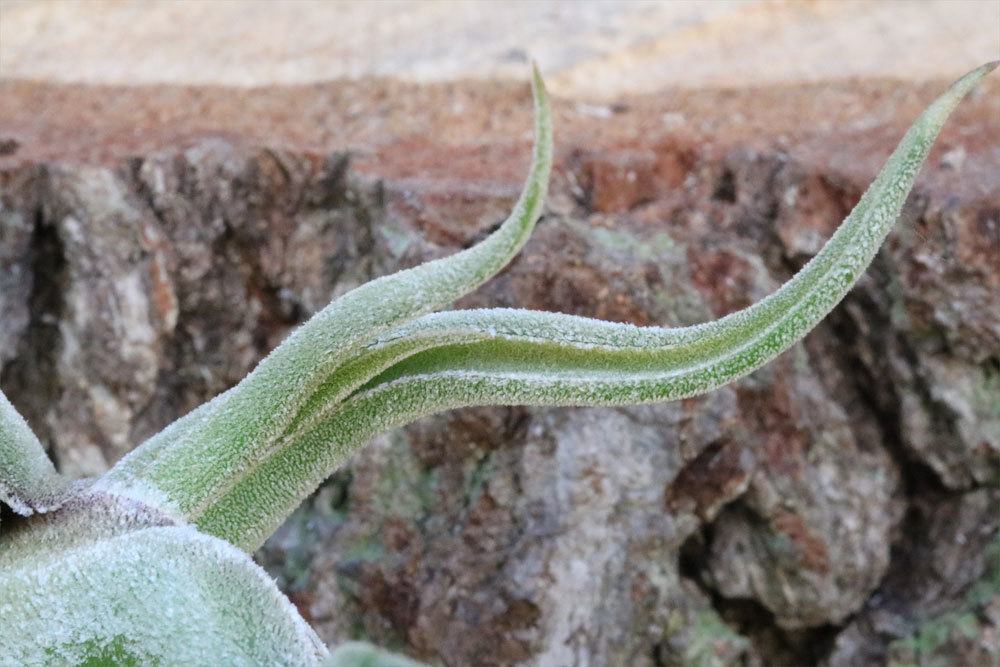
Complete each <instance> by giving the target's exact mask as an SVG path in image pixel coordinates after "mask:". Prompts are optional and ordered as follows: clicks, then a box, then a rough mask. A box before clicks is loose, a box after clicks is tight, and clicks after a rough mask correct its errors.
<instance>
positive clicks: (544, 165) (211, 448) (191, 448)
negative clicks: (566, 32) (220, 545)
mask: <svg viewBox="0 0 1000 667" xmlns="http://www.w3.org/2000/svg"><path fill="white" fill-rule="evenodd" d="M533 90H534V93H535V115H536V123H535V135H536V136H535V149H534V155H533V159H532V165H531V168H530V171H529V175H528V179H527V182H526V184H525V186H524V190H523V191H522V193H521V197H520V198H519V200H518V201H517V203H516V204H515V206H514V210H513V211H512V213H511V215H510V216H509V217H508V218H507V220H506V221H505V222H504V223H503V224H502V225H501V226H500V227H499V229H497V230H496V231H495V232H493V233H492V234H490V235H489V236H488V237H487V238H486V239H485V240H483V241H482V242H481V243H478V244H477V245H475V246H473V247H471V248H469V249H467V250H465V251H462V252H459V253H457V254H455V255H452V256H450V257H447V258H444V259H441V260H437V261H433V262H428V263H427V264H423V265H421V266H417V267H415V268H412V269H409V270H406V271H400V272H399V273H396V274H393V275H391V276H386V277H384V278H380V279H378V280H374V281H372V282H370V283H367V284H365V285H362V286H361V287H358V288H357V289H355V290H352V291H351V292H349V293H347V294H345V295H344V296H343V297H341V298H340V299H338V300H336V301H334V302H333V303H331V304H330V305H329V306H327V307H326V308H325V309H324V310H322V311H321V312H319V313H318V314H316V315H315V316H314V317H313V318H312V319H311V320H310V321H309V322H308V323H307V324H306V325H305V326H303V327H301V328H300V329H299V330H297V331H296V332H294V333H293V334H292V335H291V336H289V338H288V339H287V340H286V341H285V342H284V343H282V345H281V346H280V347H279V348H277V349H276V350H275V351H274V352H273V353H272V354H271V355H270V356H268V357H267V358H266V359H264V361H262V362H261V363H260V365H258V366H257V368H256V369H255V370H254V371H253V372H252V373H251V374H250V375H249V376H247V377H246V378H245V379H244V380H243V382H241V383H240V384H239V386H238V387H236V388H235V390H233V391H230V392H227V393H226V394H224V395H222V396H220V397H218V398H216V399H215V400H213V401H211V402H210V403H209V404H207V405H206V406H204V407H203V408H202V409H200V410H199V411H198V414H196V415H191V416H190V417H188V418H185V419H184V420H183V423H182V424H178V425H177V426H176V427H174V428H173V429H172V430H171V432H170V433H168V434H165V435H164V436H160V437H158V438H156V439H154V442H152V443H150V446H143V447H140V448H139V449H138V450H137V451H136V452H135V453H134V454H133V455H132V456H129V457H127V458H126V459H125V460H124V461H123V462H122V463H121V464H120V465H119V466H117V467H116V469H115V470H113V471H112V472H111V474H110V475H109V476H108V478H107V480H105V484H107V485H108V486H109V487H110V486H114V487H115V488H116V489H117V491H118V492H119V493H147V492H149V493H155V494H163V495H164V497H166V498H169V501H170V502H171V503H172V504H173V505H174V509H175V510H176V511H177V512H179V513H180V514H182V515H184V516H187V517H190V518H196V517H198V516H199V515H200V513H201V512H202V510H203V509H204V508H205V507H206V506H208V505H209V504H210V503H211V502H212V501H213V499H214V498H216V497H218V495H220V494H221V492H222V491H223V489H224V487H225V486H226V485H227V484H228V483H230V482H231V480H232V479H233V477H234V476H238V475H239V474H240V473H241V471H243V470H245V469H248V468H251V467H253V466H254V465H256V464H257V463H259V456H260V454H261V452H262V451H266V450H267V449H268V448H269V447H270V446H271V445H272V444H273V442H274V441H275V440H276V439H277V438H278V437H279V436H280V435H281V433H282V432H283V431H284V430H285V429H286V428H287V426H288V424H289V423H290V422H291V420H292V419H293V418H294V416H295V415H296V413H297V412H298V411H299V410H300V409H301V407H302V405H303V403H304V402H305V401H307V400H308V398H309V397H310V396H311V395H312V394H313V393H314V392H315V391H316V389H317V388H318V387H319V386H320V385H321V384H322V383H323V382H325V381H326V380H327V379H328V378H329V377H330V376H331V375H332V374H333V373H334V372H335V371H336V370H337V369H338V368H339V367H340V366H341V365H343V364H344V363H345V362H346V361H348V360H349V359H350V358H351V357H352V355H354V354H356V353H357V352H358V350H359V349H360V348H362V347H363V346H364V345H365V344H366V343H368V342H369V341H371V340H372V339H373V337H375V336H377V335H379V334H380V333H382V332H384V331H386V330H388V329H390V328H391V327H392V326H394V325H396V324H399V323H401V322H405V321H407V320H410V319H412V318H414V317H417V316H419V315H422V314H424V313H428V312H430V311H432V310H434V309H436V308H441V307H443V306H446V305H448V304H449V303H451V302H452V301H454V300H455V299H456V298H458V297H460V296H462V295H463V294H466V293H468V292H469V291H471V290H473V289H475V288H476V287H477V286H479V285H480V284H482V283H483V282H484V281H485V280H487V279H488V278H490V277H491V276H492V275H494V274H496V273H497V272H498V271H499V270H500V269H501V268H503V266H504V265H505V264H506V263H507V262H508V261H510V259H511V258H512V257H513V256H514V255H515V254H516V253H517V251H518V250H519V249H520V248H521V246H522V245H524V243H525V241H526V240H527V238H528V236H529V235H530V233H531V230H532V229H533V228H534V225H535V222H536V221H537V219H538V217H539V215H540V214H541V210H542V203H543V201H544V199H545V193H546V189H547V187H548V180H549V172H550V169H551V164H552V129H551V120H550V117H549V105H548V99H547V95H546V92H545V88H544V84H543V83H542V80H541V77H540V75H539V74H538V71H537V69H536V70H535V71H534V79H533ZM167 443H169V444H170V446H169V447H165V446H163V445H165V444H167ZM141 487H146V488H145V489H143V488H141ZM150 489H155V490H150Z"/></svg>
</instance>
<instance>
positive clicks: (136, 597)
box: [0, 526, 326, 666]
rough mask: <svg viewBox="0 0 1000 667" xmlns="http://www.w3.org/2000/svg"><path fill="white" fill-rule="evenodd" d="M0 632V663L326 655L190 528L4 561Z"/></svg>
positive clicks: (240, 565)
mask: <svg viewBox="0 0 1000 667" xmlns="http://www.w3.org/2000/svg"><path fill="white" fill-rule="evenodd" d="M46 546H47V548H45V547H46ZM12 560H13V562H11V561H12ZM0 627H2V628H3V630H2V632H0V656H3V662H4V664H17V665H42V664H44V665H80V664H115V665H248V666H250V665H318V664H320V662H321V661H322V660H323V659H324V657H325V656H326V649H325V648H324V646H323V645H322V643H321V642H320V641H319V639H318V638H317V637H316V634H315V633H314V632H313V631H312V629H311V628H310V627H309V626H308V624H306V622H305V621H304V620H303V619H302V618H301V616H299V614H298V612H297V611H296V610H295V608H294V607H293V606H292V605H291V603H290V602H289V601H288V600H287V598H285V597H284V595H282V594H281V592H280V591H279V590H278V589H277V587H276V586H275V584H274V582H273V581H272V580H271V578H270V577H269V576H268V575H267V574H266V573H265V572H264V571H263V570H262V569H261V568H260V567H259V566H257V565H256V564H255V563H254V562H253V561H252V560H250V558H249V557H248V556H247V555H246V554H245V553H243V552H241V551H239V550H238V549H235V548H234V547H233V546H232V545H230V544H228V543H226V542H224V541H222V540H219V539H217V538H214V537H210V536H207V535H204V534H202V533H199V532H198V531H197V530H195V529H194V528H193V527H191V526H187V527H177V526H165V527H150V528H144V529H139V530H135V531H132V532H125V533H124V534H117V535H112V536H110V537H104V538H102V539H92V540H84V541H83V542H80V543H77V544H75V545H72V546H66V547H64V546H61V545H60V544H59V543H58V542H57V543H55V544H52V543H48V544H45V543H43V544H42V545H39V548H38V549H36V550H34V551H32V552H30V553H27V554H26V553H23V552H22V553H20V554H19V557H18V558H15V559H12V558H11V557H10V555H9V554H7V553H6V552H4V553H3V554H2V555H0Z"/></svg>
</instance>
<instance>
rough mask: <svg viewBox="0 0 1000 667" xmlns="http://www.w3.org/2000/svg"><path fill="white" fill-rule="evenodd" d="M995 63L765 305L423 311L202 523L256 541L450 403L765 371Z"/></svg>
mask: <svg viewBox="0 0 1000 667" xmlns="http://www.w3.org/2000/svg"><path fill="white" fill-rule="evenodd" d="M994 66H995V65H987V66H984V67H981V68H979V69H977V70H975V71H973V72H971V73H970V74H968V75H966V76H965V77H963V78H962V79H960V80H959V81H958V82H956V83H955V84H954V85H953V86H952V87H951V88H949V90H948V91H947V92H946V93H945V94H944V95H942V96H941V97H940V98H938V99H937V100H935V101H934V102H933V103H932V104H931V105H930V106H929V107H928V108H927V110H926V111H925V112H924V113H923V114H922V115H921V116H920V117H919V118H918V119H917V120H916V122H915V123H914V125H913V127H912V128H910V130H909V131H908V132H907V133H906V135H905V136H904V137H903V139H902V140H901V141H900V144H899V146H898V147H897V148H896V150H895V151H894V152H893V154H892V155H891V156H890V157H889V159H888V161H887V163H886V165H885V167H884V168H883V169H882V171H881V173H879V175H878V176H877V177H876V179H875V181H874V182H873V183H872V185H871V187H870V188H869V189H868V191H867V192H866V193H865V194H864V196H863V197H862V198H861V200H860V201H859V202H858V204H857V206H856V207H855V208H854V210H853V211H852V212H851V214H850V215H849V216H848V217H847V218H846V219H845V220H844V222H843V223H842V224H841V226H840V227H839V228H838V229H837V231H836V232H835V233H834V235H833V236H832V237H831V238H830V239H829V241H828V242H827V243H826V245H825V246H824V247H823V249H822V250H821V251H820V252H819V253H818V254H817V255H816V256H815V257H814V258H813V259H812V260H811V261H810V262H809V263H808V264H807V265H806V266H804V267H803V268H802V270H801V271H799V273H797V274H796V275H795V276H794V277H793V278H792V279H791V280H789V281H788V282H787V283H786V284H785V285H783V286H782V287H781V288H780V289H778V290H777V291H776V292H774V293H773V294H771V295H770V296H768V297H767V298H765V299H763V300H762V301H760V302H758V303H756V304H754V305H752V306H750V307H748V308H746V309H744V310H741V311H739V312H736V313H733V314H731V315H729V316H726V317H723V318H721V319H719V320H716V321H714V322H710V323H706V324H701V325H696V326H692V327H683V328H677V329H665V328H660V327H645V328H640V327H635V326H631V325H627V324H615V323H610V322H601V321H598V320H590V319H586V318H581V317H572V316H568V315H561V314H552V313H535V312H529V311H519V310H480V311H465V312H447V313H436V314H428V315H424V316H421V317H419V318H415V319H414V320H411V321H410V322H408V323H403V324H400V325H398V326H397V327H395V328H393V329H392V330H390V331H388V332H385V333H383V334H382V335H380V336H378V337H377V338H375V339H374V340H373V341H372V342H371V343H369V344H368V345H366V346H365V347H364V348H363V349H362V350H361V351H360V352H359V353H358V354H357V356H356V358H355V359H354V360H353V361H350V362H348V363H346V364H344V365H343V366H342V367H341V369H340V371H339V372H338V373H336V374H334V375H333V376H331V378H330V379H329V380H327V382H326V384H325V385H322V386H320V387H318V389H317V391H316V393H315V394H314V395H313V396H312V397H311V398H309V399H308V400H307V401H306V402H305V403H304V405H303V407H302V409H301V411H300V412H299V414H298V415H297V416H296V417H295V418H294V419H293V420H292V421H291V422H290V425H289V428H288V430H286V432H285V433H284V434H282V436H281V437H279V439H278V440H276V441H275V443H274V445H273V446H272V450H271V452H270V453H269V455H268V456H267V457H266V458H262V459H260V463H259V464H258V465H257V466H256V467H255V468H254V469H253V470H247V471H246V474H245V476H244V477H243V479H241V480H240V481H239V482H238V483H236V484H235V485H233V486H232V487H231V488H230V489H229V490H228V491H227V492H226V494H224V495H223V496H221V497H220V498H218V499H217V500H216V501H215V503H214V504H213V505H212V506H211V507H208V508H206V510H205V511H204V512H203V513H202V514H201V515H200V516H198V517H197V518H196V521H197V523H198V525H199V526H200V527H201V528H202V530H205V531H207V532H210V533H212V534H214V535H219V536H221V537H223V538H225V539H227V540H230V541H232V542H233V543H235V544H238V545H240V546H242V547H244V548H246V549H253V548H256V547H257V546H259V545H260V544H261V543H262V542H263V540H264V539H266V538H267V536H268V535H269V534H270V533H271V532H272V531H273V530H274V529H275V528H276V527H277V526H278V525H279V524H280V523H281V521H283V520H284V518H285V517H286V516H287V515H288V514H289V513H290V512H291V511H292V510H293V509H294V508H295V507H296V506H297V505H298V504H299V503H300V502H301V500H302V499H303V498H304V497H305V496H306V495H308V494H309V493H311V492H312V490H313V489H315V488H316V486H317V485H318V484H319V483H320V482H321V481H322V480H323V479H324V478H325V477H326V476H327V475H329V473H330V472H331V471H332V470H334V469H336V467H337V466H339V465H341V464H343V462H344V461H345V460H346V459H347V457H349V456H350V454H351V453H352V452H354V451H355V450H356V449H357V448H358V447H359V446H361V445H363V444H364V443H365V442H367V441H368V440H369V439H370V438H371V437H372V436H374V435H375V434H377V433H380V432H382V431H385V430H387V429H390V428H394V427H397V426H400V425H402V424H405V423H407V422H409V421H412V420H414V419H417V418H419V417H421V416H424V415H428V414H431V413H434V412H439V411H441V410H447V409H452V408H459V407H467V406H473V405H513V404H516V405H625V404H634V403H648V402H657V401H669V400H676V399H680V398H685V397H689V396H694V395H697V394H701V393H705V392H707V391H711V390H713V389H716V388H718V387H720V386H723V385H725V384H728V383H730V382H732V381H734V380H736V379H738V378H740V377H743V376H745V375H747V374H748V373H750V372H752V371H754V370H755V369H757V368H760V367H761V366H762V365H763V364H765V363H767V362H768V361H770V360H771V359H773V358H774V357H775V356H777V355H778V354H780V353H781V352H783V351H784V350H786V349H788V348H789V347H790V346H791V345H792V344H794V343H795V342H796V341H798V340H800V339H801V338H802V337H803V336H804V335H805V334H806V333H808V332H809V331H810V330H811V329H812V328H813V327H814V326H816V324H817V323H818V322H819V321H820V320H821V319H822V318H823V317H824V316H826V314H827V313H828V312H830V310H831V309H832V308H833V307H834V306H835V305H836V304H837V303H838V302H839V301H840V300H841V299H842V298H843V297H844V295H845V294H846V293H847V292H848V291H849V290H850V289H851V287H852V286H853V285H854V283H855V282H856V281H857V280H858V278H859V277H860V276H861V274H862V273H863V272H864V270H865V269H866V268H867V266H868V264H869V263H870V262H871V260H872V258H873V257H874V256H875V253H876V252H877V251H878V248H879V246H880V245H881V243H882V241H883V240H884V239H885V237H886V235H887V234H888V232H889V230H890V229H891V228H892V226H893V224H894V223H895V221H896V219H897V218H898V216H899V213H900V210H901V209H902V206H903V203H904V202H905V200H906V197H907V195H908V193H909V191H910V189H911V187H912V185H913V180H914V178H915V177H916V174H917V172H918V170H919V169H920V166H921V165H922V164H923V161H924V159H925V158H926V157H927V154H928V152H929V150H930V148H931V146H932V144H933V142H934V140H935V138H936V137H937V134H938V132H939V131H940V129H941V126H942V125H943V124H944V121H945V120H946V119H947V117H948V115H949V113H950V112H951V111H952V109H954V107H955V106H956V105H957V104H958V102H959V101H960V100H961V99H962V98H963V97H964V96H965V95H966V94H967V93H968V92H969V91H970V90H971V89H972V88H973V87H974V86H975V84H976V83H977V82H978V81H979V79H981V78H982V77H983V76H984V75H985V74H987V73H988V72H989V71H990V70H991V69H992V68H993V67H994ZM366 377H367V380H366V379H365V378H366ZM351 388H355V389H354V392H353V393H352V394H351V395H350V396H347V397H346V398H345V394H346V392H347V390H349V389H351Z"/></svg>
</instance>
